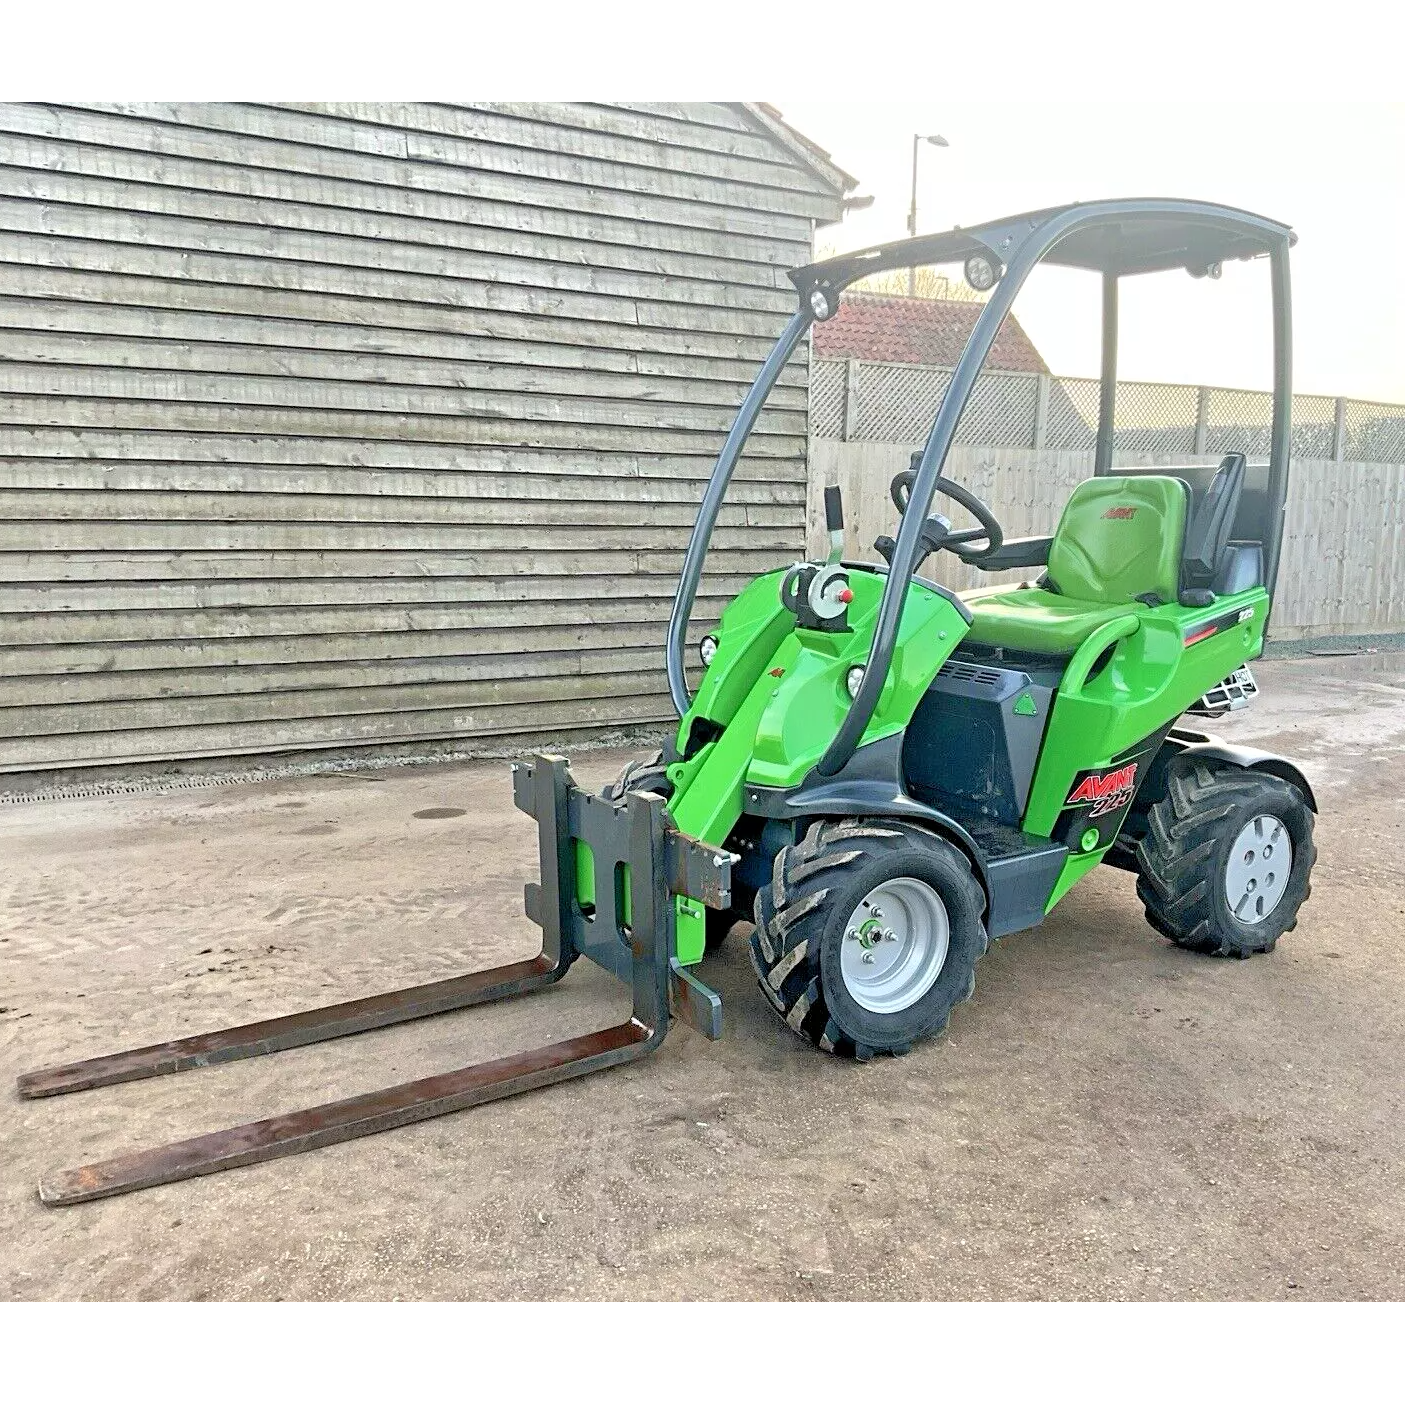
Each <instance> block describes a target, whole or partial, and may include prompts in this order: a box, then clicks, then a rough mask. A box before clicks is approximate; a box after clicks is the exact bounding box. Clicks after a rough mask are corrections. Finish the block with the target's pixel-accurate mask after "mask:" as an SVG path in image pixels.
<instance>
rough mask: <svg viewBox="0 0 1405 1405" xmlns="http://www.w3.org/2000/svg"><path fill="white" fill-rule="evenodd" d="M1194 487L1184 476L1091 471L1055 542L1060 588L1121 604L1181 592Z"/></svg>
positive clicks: (1054, 577)
mask: <svg viewBox="0 0 1405 1405" xmlns="http://www.w3.org/2000/svg"><path fill="white" fill-rule="evenodd" d="M1189 497H1190V490H1189V489H1188V488H1187V487H1186V485H1185V484H1184V483H1183V482H1182V481H1181V480H1180V479H1179V478H1168V477H1164V476H1156V477H1152V476H1137V477H1135V478H1130V477H1129V478H1118V477H1111V476H1109V477H1104V478H1089V479H1087V480H1086V481H1085V482H1082V483H1080V484H1079V485H1078V486H1077V487H1076V488H1075V489H1074V490H1073V494H1072V496H1071V497H1070V498H1069V500H1068V505H1067V506H1066V507H1065V508H1064V511H1063V517H1062V518H1060V520H1059V528H1058V531H1057V532H1055V533H1054V539H1053V541H1052V542H1051V543H1050V546H1049V581H1050V582H1051V584H1052V585H1053V586H1054V588H1055V589H1056V590H1057V591H1058V592H1059V594H1060V595H1067V596H1069V597H1070V598H1071V599H1074V600H1095V601H1097V602H1098V603H1100V604H1106V605H1122V604H1127V603H1128V602H1130V601H1133V600H1143V599H1144V600H1146V601H1147V602H1148V603H1150V602H1151V600H1152V599H1153V598H1154V599H1155V600H1157V601H1159V602H1161V603H1163V604H1170V603H1171V602H1172V601H1174V600H1175V599H1176V598H1177V597H1178V595H1179V587H1180V573H1181V546H1182V543H1183V541H1184V538H1185V518H1186V505H1187V500H1188V499H1189Z"/></svg>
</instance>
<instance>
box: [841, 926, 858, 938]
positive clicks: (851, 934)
mask: <svg viewBox="0 0 1405 1405" xmlns="http://www.w3.org/2000/svg"><path fill="white" fill-rule="evenodd" d="M858 939H859V929H858V928H857V927H850V928H849V930H848V931H847V932H845V933H844V940H845V941H850V942H856V941H858Z"/></svg>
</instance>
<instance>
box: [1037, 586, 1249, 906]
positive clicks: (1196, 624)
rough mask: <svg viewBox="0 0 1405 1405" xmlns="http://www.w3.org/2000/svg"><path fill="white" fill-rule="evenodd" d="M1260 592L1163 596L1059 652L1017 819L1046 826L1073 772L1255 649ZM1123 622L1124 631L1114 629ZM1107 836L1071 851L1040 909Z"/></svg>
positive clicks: (1094, 858)
mask: <svg viewBox="0 0 1405 1405" xmlns="http://www.w3.org/2000/svg"><path fill="white" fill-rule="evenodd" d="M1245 612H1248V613H1247V615H1246V617H1245V618H1244V619H1243V620H1242V621H1240V622H1238V623H1236V624H1234V626H1233V627H1232V628H1229V629H1224V630H1222V631H1221V632H1219V633H1217V634H1213V635H1211V636H1210V637H1209V638H1206V639H1203V640H1201V641H1199V642H1198V643H1193V644H1187V643H1186V640H1187V639H1189V638H1193V637H1194V635H1195V632H1196V630H1197V629H1198V628H1204V627H1208V626H1209V625H1210V624H1212V623H1213V622H1214V621H1217V620H1221V619H1223V618H1225V617H1226V616H1227V615H1233V614H1236V613H1238V614H1244V613H1245ZM1267 616H1268V593H1267V592H1266V591H1264V590H1263V589H1261V588H1256V589H1254V590H1246V591H1244V592H1243V593H1242V594H1240V595H1230V596H1222V597H1221V598H1220V599H1218V600H1216V602H1215V603H1214V604H1213V605H1209V606H1206V607H1204V608H1203V609H1186V608H1184V607H1182V606H1179V605H1163V606H1160V607H1158V608H1157V609H1155V610H1147V611H1145V612H1144V613H1140V614H1138V615H1136V616H1132V617H1124V618H1123V619H1120V620H1114V621H1112V622H1111V623H1110V624H1107V625H1104V626H1102V628H1101V630H1099V631H1097V632H1095V633H1094V634H1093V635H1092V636H1090V637H1089V638H1088V640H1087V641H1086V642H1085V643H1084V644H1083V645H1081V646H1080V647H1079V649H1078V652H1077V653H1075V655H1074V657H1073V658H1072V659H1071V660H1070V661H1069V664H1068V667H1067V669H1066V670H1065V673H1064V681H1063V683H1062V685H1061V686H1060V688H1059V690H1058V692H1057V693H1056V694H1055V697H1054V708H1053V712H1052V714H1051V715H1050V718H1049V726H1048V730H1047V731H1046V732H1045V734H1044V745H1043V747H1042V749H1041V750H1040V753H1039V765H1038V768H1037V769H1036V771H1035V774H1034V783H1033V785H1032V786H1031V787H1030V793H1029V803H1028V805H1027V806H1026V808H1025V816H1024V821H1023V824H1022V828H1023V829H1024V830H1025V831H1026V833H1029V834H1038V835H1044V836H1047V835H1049V834H1051V833H1052V831H1053V828H1054V826H1055V824H1056V823H1057V822H1058V819H1059V815H1060V814H1061V812H1062V811H1063V809H1064V804H1065V801H1066V800H1067V798H1068V795H1069V791H1070V789H1071V788H1072V786H1073V782H1074V778H1075V777H1076V776H1077V774H1078V773H1079V772H1080V771H1087V770H1096V769H1100V768H1103V767H1106V766H1110V765H1112V764H1113V763H1114V762H1115V761H1117V760H1118V759H1119V758H1120V757H1122V756H1124V755H1125V754H1126V753H1128V752H1130V751H1132V750H1133V749H1134V748H1135V747H1136V745H1137V743H1139V742H1141V741H1144V740H1145V739H1146V738H1147V737H1150V736H1152V735H1153V734H1154V733H1156V732H1157V731H1159V730H1160V729H1162V728H1163V727H1166V726H1168V725H1169V724H1170V723H1172V722H1174V721H1175V719H1176V718H1177V717H1179V716H1180V715H1181V713H1183V712H1184V711H1185V710H1186V708H1188V707H1189V706H1190V705H1191V704H1192V703H1194V702H1195V700H1196V699H1197V698H1199V697H1200V696H1201V695H1202V694H1203V693H1205V692H1206V691H1207V689H1209V688H1212V687H1214V686H1215V684H1216V683H1219V682H1220V681H1221V680H1222V679H1224V678H1227V677H1228V676H1229V675H1230V674H1231V673H1233V672H1234V670H1235V669H1236V668H1238V667H1239V666H1240V665H1241V664H1243V663H1245V662H1247V661H1248V660H1249V659H1253V658H1257V657H1258V655H1259V653H1260V651H1261V650H1262V648H1263V631H1264V622H1265V620H1266V619H1267ZM1119 630H1122V631H1127V632H1126V633H1125V635H1124V637H1122V638H1120V639H1118V638H1113V637H1109V636H1115V635H1116V633H1117V632H1118V631H1119ZM1108 644H1113V645H1114V648H1113V653H1112V657H1111V659H1110V660H1109V662H1108V664H1107V666H1106V667H1105V668H1103V669H1102V670H1101V671H1100V672H1099V673H1098V674H1097V675H1096V677H1094V678H1092V679H1091V680H1089V679H1088V673H1089V672H1090V670H1091V669H1092V667H1093V665H1094V663H1095V662H1096V660H1097V658H1098V656H1099V655H1100V654H1101V653H1102V652H1103V651H1104V649H1105V648H1106V647H1107V646H1108ZM1116 837H1117V835H1116V831H1115V830H1112V829H1111V828H1110V827H1109V829H1108V830H1106V831H1104V832H1103V833H1102V834H1101V835H1100V838H1101V840H1102V841H1103V842H1102V843H1100V844H1099V845H1098V846H1097V847H1096V848H1095V849H1094V850H1093V851H1092V852H1091V853H1078V854H1071V855H1070V856H1069V857H1068V859H1067V860H1066V861H1065V864H1064V870H1063V873H1062V874H1061V875H1060V877H1059V880H1058V882H1057V883H1056V884H1055V886H1054V891H1053V893H1052V894H1051V896H1050V899H1049V904H1048V906H1049V908H1052V907H1053V906H1054V904H1055V903H1056V902H1058V900H1059V899H1060V898H1062V897H1063V895H1064V894H1065V893H1066V892H1068V890H1069V889H1070V888H1071V887H1072V886H1073V885H1074V883H1076V882H1077V881H1078V879H1079V878H1081V877H1082V876H1083V875H1084V874H1085V873H1087V872H1088V871H1089V870H1090V869H1092V868H1095V867H1096V866H1097V864H1098V863H1099V862H1100V861H1101V859H1102V857H1103V855H1104V854H1105V853H1106V852H1107V849H1108V847H1109V846H1110V845H1111V843H1112V841H1113V840H1114V839H1115V838H1116Z"/></svg>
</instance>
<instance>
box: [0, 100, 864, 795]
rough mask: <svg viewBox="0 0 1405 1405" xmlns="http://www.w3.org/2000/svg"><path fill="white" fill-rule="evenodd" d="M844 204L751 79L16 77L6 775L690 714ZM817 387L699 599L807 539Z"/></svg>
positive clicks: (731, 563) (6, 469)
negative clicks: (773, 364)
mask: <svg viewBox="0 0 1405 1405" xmlns="http://www.w3.org/2000/svg"><path fill="white" fill-rule="evenodd" d="M839 200H840V195H839V192H838V191H837V189H835V188H834V187H833V186H832V185H831V184H830V183H829V180H828V179H827V177H826V175H825V173H823V172H822V171H818V170H816V169H815V168H813V167H812V166H810V165H809V164H807V163H805V162H804V161H801V160H799V159H798V158H797V157H796V155H795V154H794V153H793V152H792V151H790V150H788V149H787V148H786V147H785V146H783V145H782V144H781V143H779V142H778V141H777V140H776V139H775V138H774V137H773V136H772V135H771V134H770V133H769V132H767V131H766V130H764V129H763V127H762V125H760V124H758V123H757V122H756V121H755V120H754V119H753V117H752V116H751V115H750V114H748V113H747V112H746V111H745V110H743V109H742V108H741V107H739V106H737V105H731V104H708V103H696V104H634V105H629V106H625V105H600V104H550V103H516V104H514V103H506V104H505V103H482V104H470V105H458V106H452V105H443V104H419V103H326V104H291V103H290V104H277V105H274V104H223V103H212V104H190V103H146V104H128V103H118V104H54V105H47V104H45V105H37V104H0V770H8V771H17V770H29V769H44V768H57V767H65V766H91V765H100V764H103V763H116V762H136V761H156V760H166V759H177V758H187V757H210V756H218V755H226V754H228V755H236V754H254V753H260V752H270V751H287V750H301V749H305V748H328V747H331V748H335V747H346V746H357V745H370V744H396V745H398V744H416V743H420V742H426V741H437V740H455V739H458V740H464V741H470V742H471V741H473V740H474V739H475V738H491V737H503V736H522V735H529V734H531V733H534V732H536V733H543V732H551V733H563V732H572V731H578V730H590V729H599V728H602V727H615V726H620V725H631V724H636V723H649V722H656V721H661V720H663V719H665V718H667V717H668V716H669V715H670V708H669V704H668V699H667V688H666V685H665V682H664V678H663V673H662V668H661V664H662V638H663V631H664V626H665V623H666V620H667V617H668V610H669V606H670V603H671V596H672V588H673V582H674V579H675V578H676V574H677V571H678V569H679V567H680V565H681V562H682V554H683V550H684V548H685V546H686V543H687V537H688V531H689V527H690V524H691V521H692V516H693V512H694V510H695V507H696V504H697V501H698V499H699V497H700V495H701V491H702V485H703V482H704V481H705V479H706V476H707V473H708V470H709V468H710V464H711V460H712V459H713V458H714V457H715V455H716V453H717V451H718V449H719V448H720V447H721V444H722V440H723V438H724V437H725V434H726V431H727V429H728V427H729V425H730V422H731V418H732V415H733V414H734V413H735V411H736V407H737V406H738V404H739V403H740V402H741V399H742V396H743V395H744V394H745V391H746V388H747V386H748V385H749V383H750V381H751V379H752V377H753V375H754V374H755V370H756V367H757V365H758V364H759V363H760V361H761V359H762V358H763V357H764V356H765V354H766V351H767V350H768V348H769V345H770V343H771V341H772V340H773V339H774V337H775V336H776V334H777V333H778V332H779V330H780V328H781V326H782V325H783V324H784V321H785V319H786V317H787V316H788V315H789V311H790V309H791V308H792V307H793V305H794V297H793V293H792V292H791V291H790V285H789V283H788V282H787V280H786V278H785V271H786V269H788V268H789V267H792V266H793V265H795V264H797V263H801V262H804V261H806V260H807V259H808V258H809V257H810V252H811V247H812V232H813V227H814V224H815V223H816V222H817V221H828V220H833V219H835V218H837V216H838V214H839ZM807 383H808V367H807V356H806V353H805V351H804V350H802V351H801V353H800V354H799V355H797V357H796V361H795V364H794V365H793V366H792V367H790V368H789V369H788V370H787V371H786V372H785V374H784V376H783V378H782V380H781V382H780V384H779V386H778V387H777V390H776V392H775V394H774V395H773V396H772V398H771V402H770V404H769V406H768V408H767V410H766V411H765V413H764V414H763V415H762V416H761V419H760V421H759V423H758V425H757V431H756V434H755V436H754V438H753V440H752V444H751V446H750V449H749V452H748V456H747V458H746V460H745V461H744V462H743V464H742V465H741V467H740V469H739V472H738V477H737V481H736V484H735V487H734V490H733V493H732V494H731V496H730V498H729V501H728V505H727V507H726V509H725V510H724V512H723V515H722V518H721V520H720V521H719V524H718V530H717V533H716V536H715V539H714V550H713V553H712V555H711V556H710V558H709V572H708V576H707V578H706V579H705V581H704V585H703V590H702V593H701V596H700V601H699V609H698V616H699V618H698V621H697V625H698V632H701V629H702V628H703V627H705V625H706V624H707V623H708V622H710V621H711V620H713V619H715V618H716V614H717V612H718V610H719V609H720V608H721V605H722V603H723V602H724V601H725V599H726V598H727V597H728V595H729V594H731V593H733V592H734V591H735V590H736V589H738V588H739V587H740V585H741V584H742V583H744V581H745V580H747V579H748V578H749V577H751V576H752V575H754V574H756V573H757V572H758V571H761V570H767V569H771V568H773V567H775V566H777V565H780V564H783V563H784V562H785V561H787V560H791V559H794V557H795V555H796V554H797V552H799V551H800V550H802V548H803V542H804V532H805V504H806V464H805V454H806V439H807V428H808V422H807Z"/></svg>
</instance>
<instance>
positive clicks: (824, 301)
mask: <svg viewBox="0 0 1405 1405" xmlns="http://www.w3.org/2000/svg"><path fill="white" fill-rule="evenodd" d="M810 311H811V312H813V313H814V314H815V321H816V322H827V321H829V319H830V318H831V317H833V316H834V313H835V304H834V303H832V302H831V301H830V295H829V293H827V292H826V291H825V290H824V289H823V288H811V289H810Z"/></svg>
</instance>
